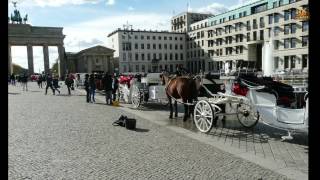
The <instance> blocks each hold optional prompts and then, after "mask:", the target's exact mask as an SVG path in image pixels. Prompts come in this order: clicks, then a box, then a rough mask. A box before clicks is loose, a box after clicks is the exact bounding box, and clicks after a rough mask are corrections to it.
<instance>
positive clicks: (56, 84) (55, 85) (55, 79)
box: [52, 75, 60, 94]
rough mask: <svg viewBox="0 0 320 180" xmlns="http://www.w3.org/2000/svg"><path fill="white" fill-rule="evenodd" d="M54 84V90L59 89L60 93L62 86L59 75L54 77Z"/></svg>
mask: <svg viewBox="0 0 320 180" xmlns="http://www.w3.org/2000/svg"><path fill="white" fill-rule="evenodd" d="M52 85H53V88H54V90H56V91H58V93H59V94H60V90H59V88H60V86H59V76H58V75H57V76H54V78H53V79H52Z"/></svg>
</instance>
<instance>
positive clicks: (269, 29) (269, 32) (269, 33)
mask: <svg viewBox="0 0 320 180" xmlns="http://www.w3.org/2000/svg"><path fill="white" fill-rule="evenodd" d="M268 37H271V28H268Z"/></svg>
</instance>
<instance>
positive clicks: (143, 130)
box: [132, 128, 150, 133]
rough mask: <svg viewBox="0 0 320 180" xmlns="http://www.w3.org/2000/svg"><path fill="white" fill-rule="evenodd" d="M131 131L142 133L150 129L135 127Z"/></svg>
mask: <svg viewBox="0 0 320 180" xmlns="http://www.w3.org/2000/svg"><path fill="white" fill-rule="evenodd" d="M132 131H136V132H142V133H144V132H149V131H150V130H149V129H142V128H136V129H133V130H132Z"/></svg>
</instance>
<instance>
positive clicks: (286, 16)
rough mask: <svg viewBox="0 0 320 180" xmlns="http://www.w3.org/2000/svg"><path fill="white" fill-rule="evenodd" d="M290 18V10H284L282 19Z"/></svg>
mask: <svg viewBox="0 0 320 180" xmlns="http://www.w3.org/2000/svg"><path fill="white" fill-rule="evenodd" d="M289 19H290V11H288V10H286V11H284V20H285V21H287V20H289Z"/></svg>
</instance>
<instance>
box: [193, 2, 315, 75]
mask: <svg viewBox="0 0 320 180" xmlns="http://www.w3.org/2000/svg"><path fill="white" fill-rule="evenodd" d="M302 10H304V11H302ZM305 12H308V1H307V0H299V1H298V0H260V1H256V2H254V3H251V4H248V5H246V6H242V7H240V8H237V9H234V10H231V11H228V12H225V13H223V14H219V15H216V16H212V17H210V18H207V19H205V20H202V21H199V22H196V23H193V24H191V25H190V27H189V32H188V36H187V68H188V69H190V70H191V71H192V72H195V73H196V72H199V71H200V69H202V70H205V71H213V70H227V69H228V70H230V71H235V70H239V69H240V68H241V69H246V68H255V69H260V70H262V71H263V72H264V73H265V74H266V75H270V73H275V72H277V71H287V72H292V71H296V72H301V73H303V72H308V64H309V63H308V62H309V60H308V39H309V37H308V34H309V33H308V27H309V25H308V20H307V18H306V19H298V18H297V16H300V15H301V13H305Z"/></svg>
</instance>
